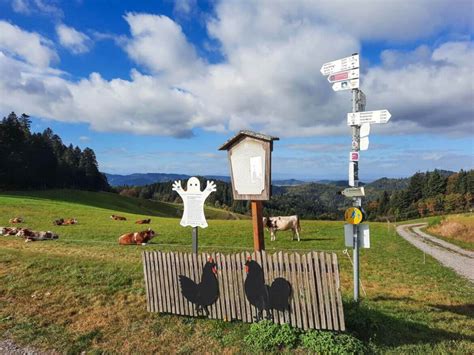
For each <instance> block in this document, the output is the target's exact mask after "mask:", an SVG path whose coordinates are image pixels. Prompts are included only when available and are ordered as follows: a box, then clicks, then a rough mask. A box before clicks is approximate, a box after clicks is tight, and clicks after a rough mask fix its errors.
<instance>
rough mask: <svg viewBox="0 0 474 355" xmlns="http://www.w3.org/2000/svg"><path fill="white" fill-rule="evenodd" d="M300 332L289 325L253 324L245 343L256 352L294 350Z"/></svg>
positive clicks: (266, 322)
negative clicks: (282, 349)
mask: <svg viewBox="0 0 474 355" xmlns="http://www.w3.org/2000/svg"><path fill="white" fill-rule="evenodd" d="M298 336H299V331H298V330H297V329H294V328H291V327H290V326H289V325H288V324H284V325H278V324H275V323H273V322H271V321H268V320H263V321H260V322H258V323H253V324H252V325H251V326H250V330H249V332H248V334H247V336H246V337H245V339H244V341H245V343H246V344H247V345H248V346H249V347H251V348H252V349H253V350H256V351H271V350H275V349H281V348H283V347H285V348H294V347H295V346H296V345H297V343H298Z"/></svg>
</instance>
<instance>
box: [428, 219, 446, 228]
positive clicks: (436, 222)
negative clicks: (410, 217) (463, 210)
mask: <svg viewBox="0 0 474 355" xmlns="http://www.w3.org/2000/svg"><path fill="white" fill-rule="evenodd" d="M443 219H444V218H443V217H441V216H437V217H434V218H431V219H430V220H429V222H428V227H434V226H437V225H439V224H441V222H442V221H443Z"/></svg>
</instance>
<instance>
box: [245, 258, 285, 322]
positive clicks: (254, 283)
mask: <svg viewBox="0 0 474 355" xmlns="http://www.w3.org/2000/svg"><path fill="white" fill-rule="evenodd" d="M245 272H246V273H247V278H246V279H245V283H244V290H245V296H246V297H247V300H248V301H249V302H250V304H251V305H252V306H254V307H255V308H257V311H258V312H257V317H256V319H255V320H256V321H257V322H258V321H259V320H261V319H262V318H263V311H265V312H266V319H269V320H273V310H274V309H276V310H278V311H282V312H284V311H289V309H290V301H289V299H290V295H291V285H290V283H289V282H288V281H287V280H285V279H284V278H282V277H277V278H276V279H275V280H274V281H273V282H272V285H271V286H267V285H265V279H264V275H263V270H262V267H261V266H260V265H259V264H258V263H257V262H255V261H253V260H252V259H251V258H250V257H248V259H247V262H246V263H245Z"/></svg>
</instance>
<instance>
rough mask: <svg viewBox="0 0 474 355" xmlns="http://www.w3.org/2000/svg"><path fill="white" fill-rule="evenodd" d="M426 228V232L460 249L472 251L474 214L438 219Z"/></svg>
mask: <svg viewBox="0 0 474 355" xmlns="http://www.w3.org/2000/svg"><path fill="white" fill-rule="evenodd" d="M436 222H437V223H434V224H432V225H431V226H428V228H427V232H428V233H431V234H433V235H435V236H436V237H438V238H441V239H443V240H445V241H447V242H450V243H453V244H455V245H457V246H459V247H461V248H464V249H467V250H471V251H474V214H473V213H466V214H457V215H451V216H447V217H445V218H439V219H437V220H436Z"/></svg>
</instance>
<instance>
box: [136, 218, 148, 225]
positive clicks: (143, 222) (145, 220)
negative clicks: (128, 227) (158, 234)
mask: <svg viewBox="0 0 474 355" xmlns="http://www.w3.org/2000/svg"><path fill="white" fill-rule="evenodd" d="M150 222H151V218H148V219H139V220H138V221H136V222H135V224H150Z"/></svg>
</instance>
